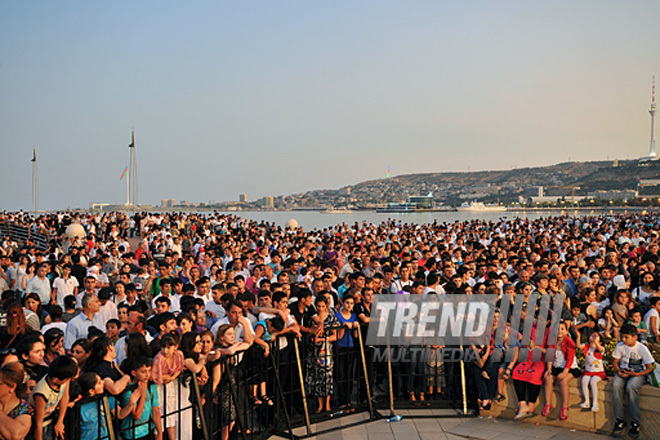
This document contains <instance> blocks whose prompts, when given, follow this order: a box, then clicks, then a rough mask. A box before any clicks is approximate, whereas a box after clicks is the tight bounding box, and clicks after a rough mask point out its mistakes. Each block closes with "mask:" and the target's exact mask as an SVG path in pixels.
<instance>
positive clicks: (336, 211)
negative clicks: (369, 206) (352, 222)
mask: <svg viewBox="0 0 660 440" xmlns="http://www.w3.org/2000/svg"><path fill="white" fill-rule="evenodd" d="M352 212H353V211H351V210H350V209H348V208H328V209H325V210H323V211H321V214H350V213H352Z"/></svg>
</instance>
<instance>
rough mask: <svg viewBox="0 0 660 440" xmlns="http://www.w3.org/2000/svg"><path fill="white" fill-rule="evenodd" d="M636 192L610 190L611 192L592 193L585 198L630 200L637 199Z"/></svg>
mask: <svg viewBox="0 0 660 440" xmlns="http://www.w3.org/2000/svg"><path fill="white" fill-rule="evenodd" d="M637 195H638V193H637V191H634V190H623V191H618V190H611V191H594V192H592V193H589V194H587V197H588V198H590V199H595V200H631V199H636V198H637Z"/></svg>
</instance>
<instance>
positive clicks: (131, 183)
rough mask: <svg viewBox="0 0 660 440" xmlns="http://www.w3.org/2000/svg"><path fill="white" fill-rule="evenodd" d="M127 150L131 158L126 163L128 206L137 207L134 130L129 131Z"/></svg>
mask: <svg viewBox="0 0 660 440" xmlns="http://www.w3.org/2000/svg"><path fill="white" fill-rule="evenodd" d="M128 148H129V149H130V150H131V156H130V160H129V163H128V187H129V188H130V190H129V197H130V198H129V200H128V204H129V205H130V204H133V205H134V206H137V205H138V169H137V156H136V154H135V130H132V131H131V143H130V144H129V146H128Z"/></svg>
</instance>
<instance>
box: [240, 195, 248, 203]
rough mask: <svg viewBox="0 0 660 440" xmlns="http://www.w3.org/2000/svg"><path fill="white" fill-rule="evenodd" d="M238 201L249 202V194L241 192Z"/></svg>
mask: <svg viewBox="0 0 660 440" xmlns="http://www.w3.org/2000/svg"><path fill="white" fill-rule="evenodd" d="M238 201H239V202H241V203H247V201H248V200H247V194H239V195H238Z"/></svg>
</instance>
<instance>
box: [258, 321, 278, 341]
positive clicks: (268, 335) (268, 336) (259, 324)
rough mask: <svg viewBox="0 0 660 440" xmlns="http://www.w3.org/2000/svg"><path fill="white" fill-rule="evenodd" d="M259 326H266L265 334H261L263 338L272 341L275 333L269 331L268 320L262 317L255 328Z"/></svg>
mask: <svg viewBox="0 0 660 440" xmlns="http://www.w3.org/2000/svg"><path fill="white" fill-rule="evenodd" d="M259 326H262V327H263V328H264V334H263V335H261V339H262V340H264V341H266V342H269V341H271V340H272V339H273V336H274V334H273V333H270V332H269V331H268V325H267V324H266V320H265V319H262V320H261V321H259V322H257V323H256V324H255V325H254V329H255V330H257V327H259Z"/></svg>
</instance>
